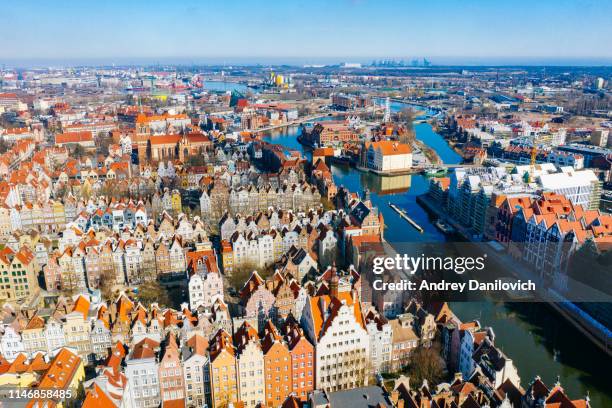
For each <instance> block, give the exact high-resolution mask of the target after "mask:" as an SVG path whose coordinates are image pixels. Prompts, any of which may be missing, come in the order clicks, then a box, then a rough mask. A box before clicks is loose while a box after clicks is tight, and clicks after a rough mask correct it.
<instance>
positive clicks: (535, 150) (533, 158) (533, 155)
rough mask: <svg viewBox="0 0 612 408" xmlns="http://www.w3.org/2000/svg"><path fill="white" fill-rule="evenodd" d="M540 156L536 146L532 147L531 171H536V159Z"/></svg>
mask: <svg viewBox="0 0 612 408" xmlns="http://www.w3.org/2000/svg"><path fill="white" fill-rule="evenodd" d="M537 155H538V148H537V147H536V146H535V144H534V145H533V146H531V160H530V161H529V163H530V165H531V171H533V170H535V164H536V157H537Z"/></svg>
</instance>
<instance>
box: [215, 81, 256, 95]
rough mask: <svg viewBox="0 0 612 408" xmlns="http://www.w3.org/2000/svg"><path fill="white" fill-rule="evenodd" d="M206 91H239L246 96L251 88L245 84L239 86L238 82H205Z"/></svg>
mask: <svg viewBox="0 0 612 408" xmlns="http://www.w3.org/2000/svg"><path fill="white" fill-rule="evenodd" d="M204 89H206V90H207V91H215V92H227V91H238V92H240V93H242V94H244V93H246V92H247V91H248V89H249V88H248V87H247V86H246V85H244V84H239V83H236V82H225V81H204Z"/></svg>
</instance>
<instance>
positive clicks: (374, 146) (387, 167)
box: [365, 140, 412, 173]
mask: <svg viewBox="0 0 612 408" xmlns="http://www.w3.org/2000/svg"><path fill="white" fill-rule="evenodd" d="M365 149H366V153H365V156H366V163H365V164H366V167H367V168H368V169H370V170H374V171H377V172H382V173H394V172H402V171H407V170H410V168H411V167H412V149H411V148H410V146H408V145H407V144H404V143H399V142H396V141H391V140H384V141H380V142H372V143H367V144H366V145H365Z"/></svg>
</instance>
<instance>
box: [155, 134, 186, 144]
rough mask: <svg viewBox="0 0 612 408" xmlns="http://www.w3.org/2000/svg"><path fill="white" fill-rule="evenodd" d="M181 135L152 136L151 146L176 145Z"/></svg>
mask: <svg viewBox="0 0 612 408" xmlns="http://www.w3.org/2000/svg"><path fill="white" fill-rule="evenodd" d="M181 137H182V136H181V135H163V136H152V137H151V144H152V145H157V144H176V143H178V142H179V141H180V140H181Z"/></svg>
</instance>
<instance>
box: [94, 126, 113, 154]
mask: <svg viewBox="0 0 612 408" xmlns="http://www.w3.org/2000/svg"><path fill="white" fill-rule="evenodd" d="M96 144H97V145H98V152H99V153H101V154H103V155H105V156H108V153H109V150H108V148H109V146H110V145H111V144H113V138H112V137H111V135H110V134H109V133H108V132H99V133H98V137H97V141H96Z"/></svg>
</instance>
